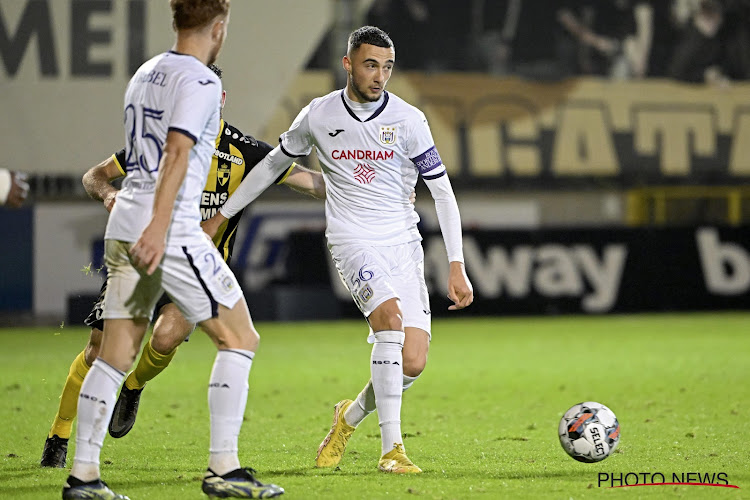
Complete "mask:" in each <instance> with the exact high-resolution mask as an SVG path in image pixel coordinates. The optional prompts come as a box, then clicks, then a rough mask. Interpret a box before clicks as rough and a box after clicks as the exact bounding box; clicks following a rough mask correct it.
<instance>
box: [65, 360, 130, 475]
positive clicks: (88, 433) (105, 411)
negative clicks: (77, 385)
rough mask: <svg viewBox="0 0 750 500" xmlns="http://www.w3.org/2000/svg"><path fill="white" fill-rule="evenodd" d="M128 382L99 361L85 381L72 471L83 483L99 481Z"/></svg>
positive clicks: (116, 371)
mask: <svg viewBox="0 0 750 500" xmlns="http://www.w3.org/2000/svg"><path fill="white" fill-rule="evenodd" d="M124 379H125V373H123V372H121V371H120V370H118V369H117V368H115V367H113V366H112V365H110V364H108V363H106V362H105V361H103V360H101V359H99V358H97V359H95V360H94V362H93V363H92V364H91V369H90V370H89V372H88V373H87V374H86V378H84V379H83V385H81V393H80V396H79V397H78V424H77V427H76V454H75V459H74V460H73V467H72V468H71V470H70V475H71V476H73V477H76V478H78V479H80V480H81V481H93V480H95V479H98V478H99V455H100V454H101V451H102V444H103V443H104V436H106V435H107V427H109V420H110V419H111V418H112V412H113V411H114V408H115V402H116V401H117V390H118V389H119V388H120V385H122V381H123V380H124Z"/></svg>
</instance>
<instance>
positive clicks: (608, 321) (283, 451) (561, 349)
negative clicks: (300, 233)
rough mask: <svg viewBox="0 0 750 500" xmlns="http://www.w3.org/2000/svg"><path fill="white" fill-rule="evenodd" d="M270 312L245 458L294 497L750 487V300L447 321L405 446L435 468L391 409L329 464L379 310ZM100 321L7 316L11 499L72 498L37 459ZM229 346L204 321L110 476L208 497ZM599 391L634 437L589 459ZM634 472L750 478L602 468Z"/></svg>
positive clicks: (4, 381) (607, 494)
mask: <svg viewBox="0 0 750 500" xmlns="http://www.w3.org/2000/svg"><path fill="white" fill-rule="evenodd" d="M258 328H259V331H260V332H261V336H262V340H261V347H260V350H259V352H258V354H257V356H256V360H255V363H254V365H253V369H252V372H251V374H250V396H249V402H248V407H247V411H246V421H245V424H244V425H243V428H242V434H241V436H240V459H241V461H242V463H243V464H244V465H247V466H252V467H254V468H256V469H257V470H258V475H259V478H261V479H262V480H264V481H272V482H275V483H277V484H280V485H282V486H283V487H284V488H285V489H286V491H287V493H286V495H285V496H284V497H283V498H289V499H309V498H337V499H350V498H352V499H357V498H365V499H370V498H414V499H419V498H425V499H428V498H430V499H432V498H435V499H454V498H455V499H461V498H477V499H496V498H562V499H567V498H599V497H604V498H618V499H620V498H665V497H667V498H696V499H697V498H701V499H702V498H732V499H736V498H750V471H749V468H750V444H748V439H747V434H746V431H747V430H748V421H750V385H749V383H750V313H724V314H682V315H676V314H670V315H633V316H605V317H572V316H571V317H555V318H552V317H545V318H508V319H470V318H463V319H462V318H460V317H458V316H457V318H456V319H450V320H442V319H440V320H436V321H435V322H434V331H433V338H434V341H433V344H432V346H431V352H430V361H429V363H428V366H427V370H426V371H425V373H424V374H423V375H422V378H421V379H420V380H419V381H418V382H417V383H416V384H415V385H414V387H412V388H411V389H410V390H409V391H408V392H407V393H406V394H405V396H404V408H403V415H402V419H403V424H402V429H403V432H404V433H405V445H406V449H407V452H408V453H409V457H410V458H411V459H412V460H414V462H415V463H416V464H418V465H419V466H420V467H422V468H423V469H424V474H422V475H420V476H416V477H393V476H387V475H384V474H382V473H379V472H378V471H377V469H376V466H377V459H378V458H379V454H380V439H379V433H378V426H377V416H376V415H371V416H370V417H369V418H368V419H367V420H365V421H364V422H363V423H362V425H360V427H359V429H357V432H356V433H355V434H354V436H353V438H352V441H350V445H349V448H348V450H347V453H346V455H345V456H344V459H343V461H342V464H341V467H340V469H339V470H317V469H315V468H314V457H315V452H316V449H317V447H318V444H319V443H320V441H321V439H322V438H323V437H324V436H325V434H326V432H327V431H328V428H329V426H330V422H331V416H332V408H333V405H334V404H335V403H336V402H337V401H338V400H340V399H343V398H346V397H348V398H353V397H354V396H355V395H356V394H357V393H358V392H359V390H360V389H361V387H362V386H363V385H364V383H365V381H366V380H367V378H368V376H369V368H368V358H369V351H370V349H369V346H368V345H367V343H366V342H365V334H366V326H365V323H364V322H363V321H346V322H345V321H341V322H331V323H322V322H321V323H274V324H272V323H261V324H259V325H258ZM87 335H88V332H87V331H86V330H84V329H83V328H72V327H67V326H66V327H64V328H35V329H8V330H3V331H0V396H1V397H2V399H1V401H2V404H1V405H0V422H2V424H3V425H2V432H1V433H0V444H1V445H0V498H3V499H5V498H8V499H35V500H36V499H45V498H60V496H59V495H60V489H61V487H62V484H63V482H64V480H65V477H66V475H67V470H62V469H56V470H48V469H41V468H39V466H38V461H39V457H40V455H41V451H42V446H43V443H44V438H45V437H46V433H47V431H48V429H49V425H50V422H51V419H52V417H53V416H54V414H55V411H56V407H57V401H58V396H59V393H60V389H61V387H62V384H63V382H64V379H65V376H66V375H67V371H68V367H69V365H70V363H71V361H72V360H73V358H74V357H75V356H76V354H77V353H78V352H79V351H80V350H81V348H82V347H83V345H84V344H85V342H86V339H87ZM214 353H215V350H214V347H213V346H212V344H211V343H210V342H209V341H208V339H207V337H206V336H205V335H204V334H202V333H200V332H197V333H196V334H194V338H193V339H191V340H190V342H188V343H187V344H185V345H183V346H181V347H180V350H179V352H178V354H177V356H176V357H175V359H174V361H173V362H172V365H171V366H170V367H169V368H168V369H167V370H166V371H165V372H164V373H163V374H162V375H161V376H160V377H159V378H157V379H155V380H154V381H153V382H151V383H150V384H149V385H148V387H147V389H146V391H145V392H144V395H143V398H142V400H141V408H140V412H139V415H138V421H137V423H136V425H135V428H134V429H133V431H132V432H131V433H130V434H129V435H128V436H126V437H124V438H122V439H119V440H115V439H112V438H111V437H109V436H107V438H106V439H105V442H104V449H103V452H102V474H103V478H104V479H105V480H106V481H107V482H108V483H109V484H110V486H112V487H113V489H114V490H115V491H119V492H122V493H125V494H127V495H129V496H130V497H131V498H132V499H133V500H136V499H180V500H182V499H193V498H195V499H199V498H202V497H203V495H202V493H201V491H200V478H201V475H202V473H203V470H204V469H205V466H206V463H207V454H208V452H207V449H208V409H207V403H206V385H207V382H208V377H209V373H210V369H211V364H212V362H213V358H214ZM586 400H593V401H599V402H601V403H604V404H606V405H608V406H609V407H610V408H612V410H613V411H614V412H615V413H616V414H617V416H618V418H619V420H620V423H621V425H622V439H621V441H620V447H619V450H618V452H616V453H615V454H613V456H611V457H610V458H608V459H607V460H605V461H603V462H600V463H597V464H582V463H578V462H576V461H574V460H572V459H571V458H569V457H568V456H567V455H566V454H565V453H564V452H563V450H562V448H561V447H560V444H559V442H558V438H557V424H558V421H559V418H560V417H561V415H562V413H563V412H564V411H565V410H566V409H567V408H568V407H570V406H571V405H573V404H575V403H578V402H581V401H586ZM74 447H75V445H74V442H73V440H71V449H70V451H69V456H68V466H70V464H71V462H72V457H73V453H74ZM628 472H635V473H642V472H647V473H654V472H661V473H663V474H665V475H668V474H672V473H678V474H681V473H688V472H699V473H720V472H723V473H725V474H726V475H727V478H728V482H729V483H730V484H733V485H737V486H739V487H740V489H733V488H723V487H708V486H646V487H632V488H619V489H609V488H605V487H599V485H598V483H597V478H598V474H599V473H610V474H611V473H615V474H619V473H628ZM668 477H669V476H668Z"/></svg>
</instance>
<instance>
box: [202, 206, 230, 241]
mask: <svg viewBox="0 0 750 500" xmlns="http://www.w3.org/2000/svg"><path fill="white" fill-rule="evenodd" d="M225 220H227V218H226V217H224V216H223V215H221V212H219V211H217V212H216V215H214V216H213V217H211V218H210V219H206V220H204V221H203V222H201V227H202V228H203V232H204V233H206V234H207V235H208V236H209V237H210V238H211V240H213V238H214V236H216V233H217V232H218V231H219V226H221V224H222V223H223V222H224V221H225Z"/></svg>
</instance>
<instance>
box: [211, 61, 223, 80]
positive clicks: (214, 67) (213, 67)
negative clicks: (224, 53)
mask: <svg viewBox="0 0 750 500" xmlns="http://www.w3.org/2000/svg"><path fill="white" fill-rule="evenodd" d="M208 69H210V70H211V71H213V72H214V73H215V74H216V76H218V77H219V80H221V75H223V74H224V72H223V71H222V70H221V68H220V67H218V66H217V65H215V64H209V65H208Z"/></svg>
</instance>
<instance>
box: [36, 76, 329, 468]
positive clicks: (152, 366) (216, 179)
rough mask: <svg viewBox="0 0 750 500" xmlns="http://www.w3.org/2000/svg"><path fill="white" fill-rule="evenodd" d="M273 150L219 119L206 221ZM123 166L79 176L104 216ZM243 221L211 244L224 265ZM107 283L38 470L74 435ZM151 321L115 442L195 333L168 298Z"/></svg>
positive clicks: (120, 408) (287, 180)
mask: <svg viewBox="0 0 750 500" xmlns="http://www.w3.org/2000/svg"><path fill="white" fill-rule="evenodd" d="M211 69H213V70H214V72H215V73H217V75H218V76H219V77H221V70H220V69H219V68H218V67H215V66H212V67H211ZM225 96H226V94H224V97H223V98H222V106H223V104H224V98H225ZM272 149H273V148H272V147H271V146H270V145H269V144H267V143H265V142H262V141H258V140H257V139H255V138H253V137H251V136H248V135H244V134H243V133H242V132H240V131H239V130H238V129H237V128H235V127H233V126H232V125H230V124H228V123H226V122H225V121H224V120H223V119H222V120H221V125H220V131H219V135H218V136H217V137H216V149H215V150H214V155H213V159H212V162H211V170H210V171H209V174H208V179H207V182H206V186H205V188H204V190H203V196H202V198H201V206H200V210H201V215H202V217H203V219H204V220H206V219H208V218H210V217H211V216H213V215H214V214H215V213H216V211H217V210H218V209H219V207H221V205H223V204H224V202H226V201H227V199H228V198H229V196H230V195H231V194H232V193H233V192H234V190H235V189H237V186H239V185H240V182H241V181H242V179H244V178H245V176H246V175H247V173H248V172H249V171H250V170H251V169H252V168H253V167H254V166H255V165H256V164H257V163H258V162H260V161H261V160H262V159H263V157H265V156H266V154H268V152H269V151H271V150H272ZM124 165H125V150H124V149H122V150H121V151H119V152H118V153H115V154H113V155H112V156H110V157H109V158H107V159H106V160H105V161H103V162H102V163H100V164H99V165H97V166H95V167H93V168H91V169H90V170H89V171H88V172H86V174H85V175H84V176H83V184H84V187H85V188H86V192H87V193H88V194H89V195H90V196H91V197H92V198H94V199H97V200H100V201H102V202H103V203H104V206H105V208H106V209H107V211H111V210H112V207H113V206H114V203H115V200H116V195H117V192H118V190H117V189H116V188H115V187H114V186H112V181H114V180H115V179H117V178H120V177H123V176H125V170H124V168H123V166H124ZM276 182H277V184H285V185H287V186H289V187H291V188H292V189H294V190H295V191H299V192H301V193H305V194H309V195H312V196H314V197H316V198H324V197H325V183H324V182H323V177H322V175H321V174H320V173H319V172H313V171H311V170H308V169H306V168H304V167H301V166H300V165H296V164H292V166H291V167H290V168H289V169H288V170H287V171H286V172H285V173H284V174H283V175H281V176H280V177H279V178H278V179H277V181H276ZM241 217H242V212H240V213H238V214H237V215H236V216H234V217H232V218H231V219H229V220H228V221H226V223H225V224H223V225H222V226H221V227H220V228H219V231H218V232H217V233H216V236H215V237H214V239H213V241H214V244H215V245H216V247H217V248H218V249H219V251H220V252H221V254H222V255H223V257H224V260H226V261H227V262H229V260H230V259H231V257H232V247H233V246H234V241H235V238H236V235H237V226H238V224H239V221H240V218H241ZM106 284H107V283H106V281H105V282H104V285H103V286H102V290H101V292H100V295H99V299H98V300H97V302H96V303H95V304H94V308H93V310H92V311H91V314H89V316H88V318H86V320H85V321H84V323H85V324H86V325H88V326H90V327H91V335H90V337H89V342H88V344H87V345H86V347H85V349H84V350H83V351H81V353H80V354H78V356H77V357H76V359H75V360H74V361H73V363H72V364H71V366H70V371H69V373H68V377H67V379H66V381H65V386H64V387H63V391H62V394H61V396H60V405H59V407H58V410H57V415H55V418H54V420H53V422H52V427H51V429H50V431H49V434H48V436H47V440H46V441H45V444H44V451H43V452H42V460H41V465H42V467H65V460H66V456H67V450H68V440H69V438H70V435H71V432H72V424H73V419H74V418H75V416H76V413H77V407H78V394H79V392H80V390H81V384H82V383H83V378H84V377H85V376H86V373H87V372H88V370H89V368H90V367H91V363H93V362H94V360H95V359H96V357H97V355H98V353H99V346H100V344H101V339H102V331H103V329H104V321H103V320H102V318H101V315H102V307H103V301H104V298H105V296H106ZM154 316H155V317H156V321H155V322H154V328H153V332H152V334H151V338H150V339H149V341H148V342H147V343H146V344H145V345H144V347H143V351H142V352H141V356H140V358H139V359H138V364H137V365H136V367H135V370H133V371H132V372H131V373H130V374H129V375H128V377H127V378H126V379H125V383H124V384H123V387H122V390H121V391H120V397H119V398H118V400H117V403H116V405H115V410H114V413H113V415H112V420H111V421H110V424H109V433H110V435H111V436H112V437H116V438H119V437H122V436H124V435H125V434H127V433H128V432H129V431H130V429H131V428H132V427H133V425H134V424H135V417H136V414H137V411H138V403H139V401H140V396H141V392H142V391H143V388H144V386H145V385H146V382H148V381H149V380H151V379H152V378H154V377H155V376H156V375H158V374H159V373H161V372H162V371H163V370H164V369H165V368H166V367H167V365H168V364H169V362H170V361H171V360H172V357H174V354H175V352H176V351H177V346H179V344H180V343H182V340H183V339H184V338H185V337H186V336H187V335H189V334H190V332H192V331H193V329H194V328H195V325H193V324H192V323H188V321H187V320H186V319H185V318H184V317H183V316H182V314H181V313H180V311H179V310H178V309H177V306H175V305H174V304H172V302H171V300H169V297H168V296H167V295H166V294H165V295H164V296H163V297H162V298H161V300H160V301H159V303H158V304H157V306H156V310H155V311H154Z"/></svg>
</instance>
